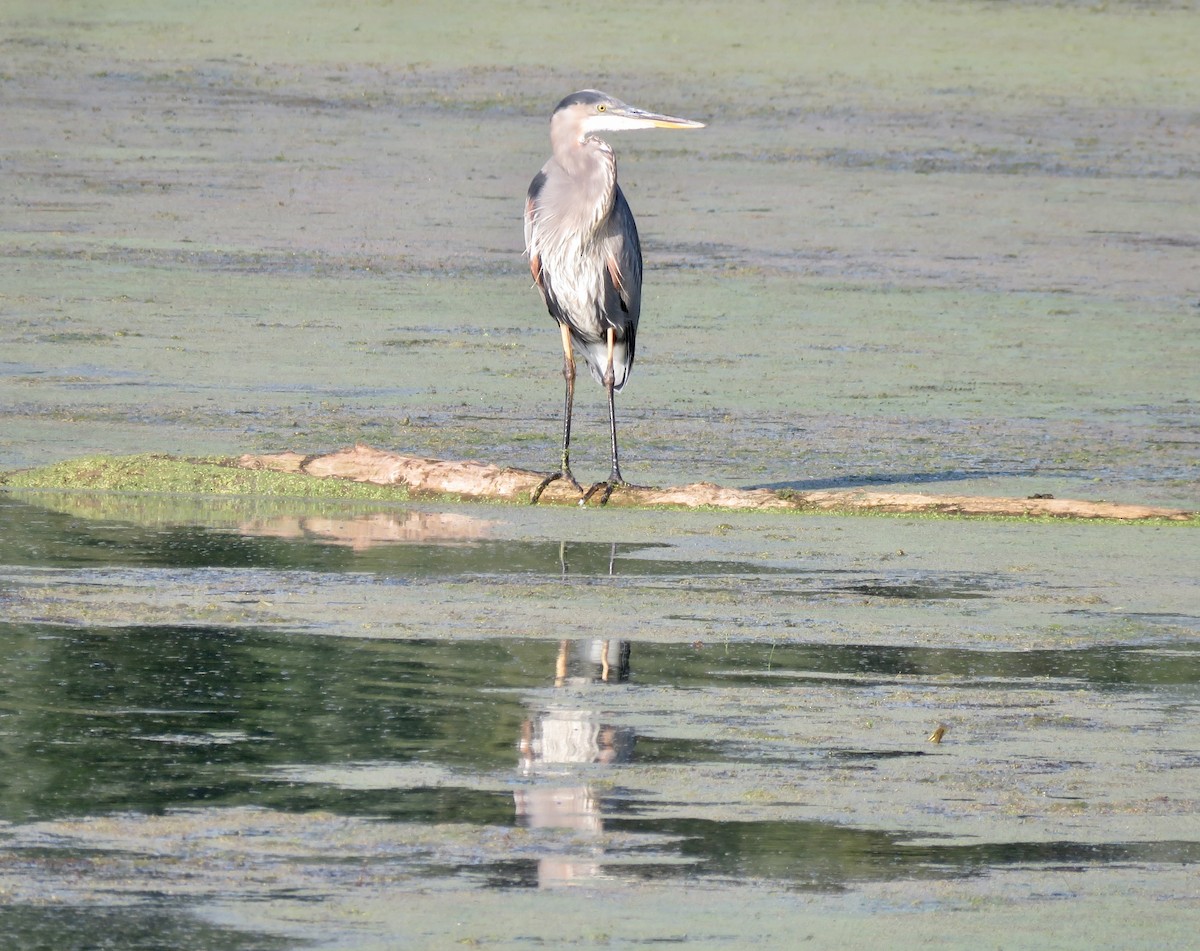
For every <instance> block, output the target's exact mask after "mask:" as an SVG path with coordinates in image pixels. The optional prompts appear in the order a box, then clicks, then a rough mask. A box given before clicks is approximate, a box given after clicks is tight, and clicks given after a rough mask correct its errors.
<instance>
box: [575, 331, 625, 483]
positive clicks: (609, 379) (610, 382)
mask: <svg viewBox="0 0 1200 951" xmlns="http://www.w3.org/2000/svg"><path fill="white" fill-rule="evenodd" d="M615 345H616V331H615V330H613V328H612V327H609V328H608V367H607V369H606V370H605V371H604V389H605V391H606V392H607V393H608V433H609V436H610V437H611V439H612V468H611V469H610V470H609V473H608V481H607V482H597V483H596V484H595V485H593V486H592V487H591V488H590V489H588V490H587V492H585V493H584V496H583V498H582V499H580V500H579V504H580V505H587V503H588V500H589V499H591V497H592V496H593V495H595V494H596V493H597V492H598V491H599V490H601V489H603V490H604V491H603V492H601V494H600V504H601V505H604V504H605V503H607V502H608V500H609V498H610V497H611V496H612V494H613V489H615V488H616V487H617V486H619V485H628V484H629V483H628V482H626V481H625V479H624V478H623V477H622V476H621V463H620V460H619V459H618V458H617V402H616V398H615V396H614V393H615V389H616V382H617V375H616V372H615V371H614V370H613V347H614V346H615Z"/></svg>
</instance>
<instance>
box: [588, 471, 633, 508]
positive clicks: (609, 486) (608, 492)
mask: <svg viewBox="0 0 1200 951" xmlns="http://www.w3.org/2000/svg"><path fill="white" fill-rule="evenodd" d="M617 486H623V487H624V488H626V489H637V488H641V487H640V486H636V485H634V484H633V483H631V482H626V481H625V480H624V479H622V478H621V477H620V476H616V477H612V476H610V477H609V478H608V479H607V480H606V481H604V482H597V483H596V484H595V485H593V486H592V487H591V488H590V489H588V490H587V491H586V492H584V493H583V498H582V499H580V500H579V504H580V505H587V504H588V502H589V501H591V498H592V496H593V495H595V494H596V493H597V492H600V490H601V489H603V490H604V491H603V492H600V502H599V503H598V504H600V505H607V504H608V500H609V499H610V498H611V497H612V494H613V489H615V488H616V487H617Z"/></svg>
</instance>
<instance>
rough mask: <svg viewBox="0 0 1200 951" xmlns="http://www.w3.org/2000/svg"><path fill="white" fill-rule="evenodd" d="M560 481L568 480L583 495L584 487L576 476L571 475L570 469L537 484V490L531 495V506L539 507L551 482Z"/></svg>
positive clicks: (552, 473) (550, 475)
mask: <svg viewBox="0 0 1200 951" xmlns="http://www.w3.org/2000/svg"><path fill="white" fill-rule="evenodd" d="M559 479H566V480H567V481H568V482H570V483H571V485H573V486H575V491H576V492H578V493H579V494H580V495H583V486H581V485H580V484H579V482H578V481H577V480H576V478H575V476H573V475H571V470H570V469H563V470H561V471H559V472H551V473H550V474H549V475H548V476H546V478H544V479H543V480H542V481H541V482H539V483H538V484H537V488H535V489H534V490H533V492H531V493H530V495H529V504H530V505H537V501H538V499H540V498H541V497H542V493H543V492H545V491H546V486H548V485H549V484H550V483H551V482H557V481H558V480H559Z"/></svg>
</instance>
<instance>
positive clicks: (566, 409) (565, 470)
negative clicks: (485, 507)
mask: <svg viewBox="0 0 1200 951" xmlns="http://www.w3.org/2000/svg"><path fill="white" fill-rule="evenodd" d="M559 330H560V331H562V345H563V379H564V380H565V381H566V383H567V393H566V397H565V399H564V400H563V402H564V406H563V444H562V460H561V463H562V464H561V468H559V470H558V471H557V472H552V473H550V475H548V476H546V478H544V479H543V480H542V481H541V482H540V483H538V486H537V488H536V489H534V490H533V494H532V495H531V496H530V497H529V501H530V503H536V502H537V500H538V499H539V498H541V496H542V492H544V491H545V489H546V486H548V485H549V484H550V483H551V482H556V481H557V480H559V479H566V480H567V481H568V482H570V483H571V485H573V486H575V488H576V489H578V490H579V491H580V492H582V491H583V486H581V485H580V484H579V483H578V482H577V481H576V480H575V476H573V475H572V474H571V411H572V409H573V408H574V406H575V354H574V353H573V352H572V351H571V331H570V328H568V327H567V325H566V324H559ZM610 333H611V331H610ZM609 399H610V401H611V399H612V393H611V391H610V393H609Z"/></svg>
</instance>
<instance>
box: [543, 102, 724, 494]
mask: <svg viewBox="0 0 1200 951" xmlns="http://www.w3.org/2000/svg"><path fill="white" fill-rule="evenodd" d="M702 127H703V124H702V123H699V122H692V121H691V120H689V119H678V118H675V117H674V116H666V115H661V114H658V113H652V112H647V111H645V110H643V109H638V108H636V107H634V106H630V105H628V104H626V103H623V102H621V101H620V100H619V99H614V98H613V97H611V96H609V95H606V94H605V93H602V92H597V91H596V90H594V89H585V90H583V91H581V92H577V93H573V94H572V95H570V96H567V97H566V98H565V99H563V100H562V102H560V103H559V104H558V107H557V108H556V109H555V110H554V114H553V116H551V119H550V144H551V157H550V159H549V160H548V161H547V162H546V164H545V165H543V166H542V170H541V171H540V172H538V174H537V175H536V176H534V179H533V181H532V182H531V183H530V186H529V193H528V196H527V198H526V201H525V250H526V254H527V255H528V256H529V267H530V271H531V272H532V274H533V280H534V283H535V284H536V285H537V288H538V290H539V291H540V292H541V295H542V299H543V301H544V302H545V304H546V309H547V310H548V311H549V312H550V316H551V317H553V318H554V320H555V321H556V322H557V323H558V325H559V328H560V330H561V331H562V338H563V377H564V379H565V380H566V385H567V389H566V404H565V409H564V427H563V448H562V467H561V469H560V470H559V471H558V472H555V473H552V474H551V475H550V476H548V477H547V478H546V479H545V480H544V481H543V482H542V484H541V485H540V486H538V488H537V489H535V490H534V493H533V501H535V502H536V501H537V499H538V497H539V496H540V495H541V493H542V490H543V489H545V487H546V486H547V485H549V484H550V483H551V482H553V481H554V480H555V479H560V478H565V479H567V480H568V481H569V482H571V483H572V484H573V485H575V487H576V488H578V489H579V490H580V491H581V492H582V491H583V489H582V487H580V486H579V483H578V482H576V481H575V477H574V476H573V475H572V474H571V469H570V464H569V449H570V440H571V412H572V406H573V402H574V384H575V360H574V355H573V354H574V351H575V350H578V351H579V352H580V353H581V354H583V357H584V359H585V360H586V362H587V365H588V369H589V370H590V371H591V374H592V377H593V378H594V379H595V380H596V382H598V383H600V384H601V385H602V386H604V388H605V390H606V391H607V393H608V405H609V426H610V435H611V442H612V468H611V471H610V474H609V478H608V481H607V482H598V483H596V484H595V485H593V486H592V487H591V489H589V490H588V492H587V493H586V494H585V495H584V498H583V501H585V502H586V501H587V499H588V498H590V496H591V495H592V493H594V492H595V491H596V490H597V489H599V488H601V487H604V489H605V491H604V495H603V497H602V499H601V504H603V503H604V502H607V501H608V498H609V496H610V495H611V494H612V490H613V487H614V486H616V485H621V484H623V482H624V480H623V479H622V478H621V469H620V465H619V463H618V459H617V428H616V412H615V405H614V400H613V394H614V392H619V391H620V390H621V389H622V388H623V387H624V386H625V384H626V382H628V380H629V372H630V370H631V369H632V367H633V358H634V353H635V345H636V342H637V327H638V317H639V316H640V313H641V303H642V250H641V246H640V244H639V242H638V233H637V225H636V224H635V223H634V220H633V213H632V212H631V211H630V210H629V203H628V202H626V200H625V196H624V195H623V194H622V193H621V188H620V186H619V185H618V184H617V161H616V156H615V155H614V154H613V150H612V146H610V145H609V144H608V143H607V142H605V141H604V140H603V139H600V138H597V133H599V132H604V131H621V130H627V129H650V128H663V129H695V128H702Z"/></svg>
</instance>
